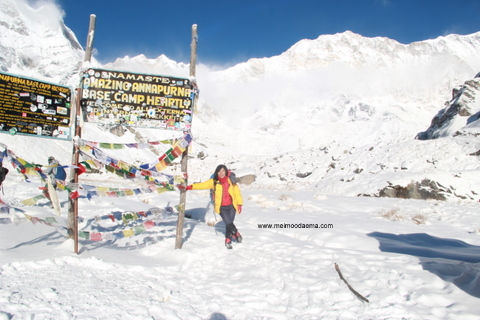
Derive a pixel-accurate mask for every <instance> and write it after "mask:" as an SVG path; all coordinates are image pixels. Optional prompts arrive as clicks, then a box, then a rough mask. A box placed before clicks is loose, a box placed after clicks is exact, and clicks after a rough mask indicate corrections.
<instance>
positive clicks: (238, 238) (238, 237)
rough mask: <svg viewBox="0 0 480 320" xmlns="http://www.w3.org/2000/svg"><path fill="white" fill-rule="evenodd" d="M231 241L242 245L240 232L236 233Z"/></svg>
mask: <svg viewBox="0 0 480 320" xmlns="http://www.w3.org/2000/svg"><path fill="white" fill-rule="evenodd" d="M232 238H233V239H235V240H236V241H237V242H238V243H242V240H243V238H242V235H241V234H240V232H238V231H237V232H236V233H235V234H234V235H233V236H232Z"/></svg>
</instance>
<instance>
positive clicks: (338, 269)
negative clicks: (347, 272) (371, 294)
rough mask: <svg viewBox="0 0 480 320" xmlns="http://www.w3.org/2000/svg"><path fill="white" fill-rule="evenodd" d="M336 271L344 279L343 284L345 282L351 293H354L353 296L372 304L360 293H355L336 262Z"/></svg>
mask: <svg viewBox="0 0 480 320" xmlns="http://www.w3.org/2000/svg"><path fill="white" fill-rule="evenodd" d="M335 270H337V272H338V275H339V276H340V279H342V280H343V282H345V284H346V285H347V287H348V289H350V291H352V292H353V294H354V295H356V296H357V298H359V299H360V300H363V301H366V302H370V301H368V299H367V298H365V297H364V296H362V295H361V294H360V293H358V292H357V291H355V289H353V288H352V286H351V285H349V284H348V282H347V280H345V278H344V277H343V275H342V272H341V271H340V267H339V266H338V264H337V263H336V262H335Z"/></svg>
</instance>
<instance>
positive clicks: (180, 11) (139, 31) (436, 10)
mask: <svg viewBox="0 0 480 320" xmlns="http://www.w3.org/2000/svg"><path fill="white" fill-rule="evenodd" d="M56 3H57V4H58V5H59V6H60V7H61V8H62V10H64V12H65V17H64V21H65V24H66V25H67V26H68V27H69V28H70V29H72V30H73V31H74V32H75V34H76V35H77V38H78V40H79V41H80V43H81V44H82V46H85V42H86V37H87V31H88V24H89V19H90V14H95V15H96V17H97V23H96V36H95V49H96V50H97V53H96V58H97V59H98V60H99V61H101V62H102V63H106V62H111V61H114V60H115V59H116V58H117V57H123V56H125V55H129V56H136V55H138V54H144V55H146V56H147V57H149V58H156V57H157V56H159V55H161V54H165V55H166V56H167V57H169V58H170V59H173V60H176V61H179V62H180V61H181V62H186V63H188V62H189V60H190V43H191V27H192V25H193V24H197V25H198V36H199V41H198V61H199V63H204V64H210V65H223V66H228V65H233V64H236V63H239V62H244V61H247V60H248V59H250V58H263V57H271V56H275V55H279V54H281V53H282V52H285V51H286V50H287V49H288V48H290V47H291V46H292V45H294V44H295V43H296V42H298V41H300V40H302V39H315V38H317V37H318V36H320V35H322V34H335V33H338V32H344V31H346V30H350V31H353V32H355V33H358V34H361V35H363V36H366V37H375V36H382V37H388V38H391V39H395V40H397V41H398V42H400V43H403V44H408V43H411V42H415V41H421V40H426V39H434V38H437V37H439V36H444V35H447V34H450V33H456V34H462V35H464V34H471V33H474V32H478V31H480V0H237V1H232V0H216V1H214V0H177V1H175V0H81V1H77V0H56Z"/></svg>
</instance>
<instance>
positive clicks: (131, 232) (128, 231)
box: [123, 229, 135, 238]
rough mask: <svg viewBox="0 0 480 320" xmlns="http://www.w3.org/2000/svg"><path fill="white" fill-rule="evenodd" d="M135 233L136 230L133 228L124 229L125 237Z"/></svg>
mask: <svg viewBox="0 0 480 320" xmlns="http://www.w3.org/2000/svg"><path fill="white" fill-rule="evenodd" d="M133 235H135V231H133V229H128V230H123V236H124V237H125V238H128V237H131V236H133Z"/></svg>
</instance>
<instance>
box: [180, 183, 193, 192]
mask: <svg viewBox="0 0 480 320" xmlns="http://www.w3.org/2000/svg"><path fill="white" fill-rule="evenodd" d="M177 188H178V189H179V190H185V191H187V190H192V186H184V185H183V184H177Z"/></svg>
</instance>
